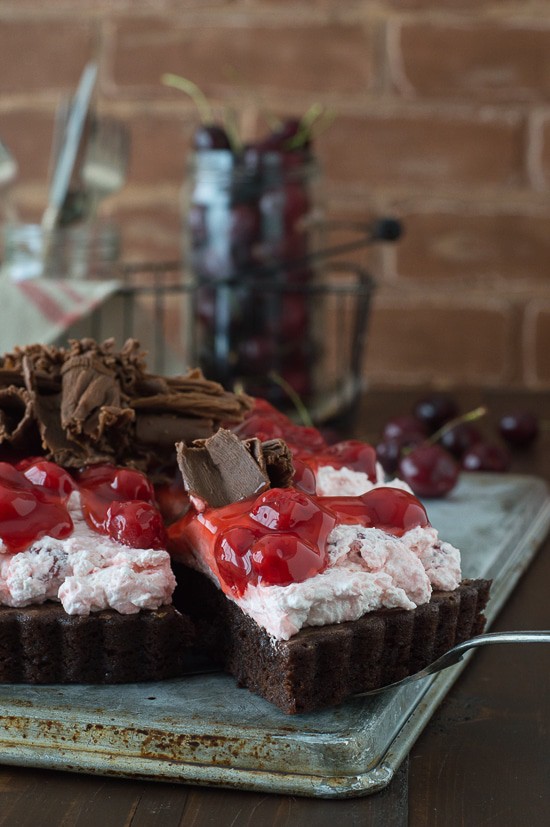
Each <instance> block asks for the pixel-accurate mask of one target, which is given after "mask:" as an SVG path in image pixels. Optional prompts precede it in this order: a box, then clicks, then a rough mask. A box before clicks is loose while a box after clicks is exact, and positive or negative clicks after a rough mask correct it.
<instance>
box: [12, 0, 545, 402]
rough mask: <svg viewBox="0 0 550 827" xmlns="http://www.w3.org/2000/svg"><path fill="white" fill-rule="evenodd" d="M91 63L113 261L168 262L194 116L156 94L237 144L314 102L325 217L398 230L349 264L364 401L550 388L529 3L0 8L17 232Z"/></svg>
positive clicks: (537, 48)
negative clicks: (232, 129)
mask: <svg viewBox="0 0 550 827" xmlns="http://www.w3.org/2000/svg"><path fill="white" fill-rule="evenodd" d="M92 56H97V57H99V59H100V84H99V98H98V101H99V108H100V110H101V111H102V112H104V113H109V114H113V115H117V116H119V117H121V118H123V119H124V120H125V121H126V122H127V123H128V124H129V126H130V128H131V132H132V139H133V156H132V163H131V169H130V176H129V181H128V184H127V186H126V187H125V189H124V190H123V191H122V192H121V193H120V195H118V196H117V197H116V198H115V199H114V200H113V202H112V204H111V211H112V212H113V213H114V215H115V216H116V218H117V220H119V221H120V223H121V226H122V228H123V234H124V249H125V257H126V258H127V259H128V260H140V259H144V258H146V259H151V258H152V259H172V258H174V257H176V256H178V254H179V190H180V185H181V182H182V180H183V175H184V168H185V159H186V153H187V148H188V145H189V141H190V136H191V134H192V132H193V129H194V127H195V125H196V112H195V108H194V106H193V104H192V103H191V102H190V101H189V100H188V99H186V98H185V97H184V96H182V95H181V94H179V93H177V92H175V91H173V90H170V89H167V88H165V87H163V86H162V85H161V83H160V76H161V74H162V73H163V72H165V71H170V72H175V73H178V74H181V75H184V76H186V77H188V78H191V79H193V80H195V81H196V82H198V83H199V84H200V85H201V87H202V89H203V90H204V92H205V93H206V94H207V95H208V96H209V97H210V98H211V100H212V101H213V102H214V103H215V104H216V105H219V106H220V107H222V106H224V105H227V104H228V103H230V104H232V105H233V106H235V107H236V109H237V110H238V112H239V115H240V117H241V120H242V123H243V125H244V128H245V130H246V131H248V133H250V134H251V133H253V132H254V131H255V130H256V128H257V127H258V124H259V123H260V110H261V109H262V108H265V109H267V110H271V111H273V112H275V113H279V114H301V113H302V112H304V111H305V110H306V109H307V108H308V107H309V106H310V105H311V103H313V102H319V103H321V104H325V105H326V106H327V107H328V108H330V109H331V110H332V111H333V112H334V113H335V116H336V117H335V120H334V123H333V125H332V126H331V128H330V129H329V130H327V131H326V132H324V133H323V134H322V135H321V136H320V137H319V138H318V141H317V148H318V154H319V156H320V159H321V161H322V163H323V167H324V171H325V178H326V186H325V195H326V202H327V207H328V210H329V213H330V215H332V216H334V217H338V218H346V219H354V220H355V219H359V220H363V219H364V218H366V217H368V216H370V215H374V214H381V213H393V214H396V215H399V216H400V217H401V218H402V219H403V221H404V225H405V228H406V234H405V237H404V238H403V240H402V241H401V242H400V243H399V244H398V245H397V246H396V247H392V248H390V247H388V248H385V249H380V248H377V249H373V250H372V251H370V252H369V253H368V256H367V255H366V254H365V253H362V254H361V255H360V258H361V260H364V261H366V263H367V264H368V265H369V266H370V268H371V269H372V271H373V272H374V273H375V275H376V277H377V280H378V283H379V289H378V292H377V297H376V303H375V308H374V312H373V316H372V324H371V335H370V339H369V347H368V353H367V361H366V368H365V369H366V372H367V373H368V376H369V377H370V379H371V381H372V382H373V383H375V384H390V385H391V384H399V383H407V384H411V383H414V382H418V381H431V382H433V383H435V384H438V385H451V384H454V383H463V382H470V383H474V384H488V385H506V384H513V385H518V386H527V387H534V388H550V272H549V270H550V4H549V3H548V2H547V0H515V2H514V0H378V1H377V2H376V1H375V0H363V1H361V0H279V1H278V2H276V1H275V0H233V2H232V1H231V0H225V1H224V0H210V1H208V0H133V2H132V0H48V3H47V4H44V3H42V2H40V0H34V1H33V2H31V1H30V0H2V3H1V4H0V65H1V71H0V135H1V137H2V138H3V139H4V140H5V141H6V142H7V143H8V145H10V146H11V147H12V148H13V149H14V151H15V153H16V154H17V157H18V161H19V163H20V167H21V173H20V177H19V181H18V184H17V191H16V194H17V206H18V208H19V210H20V212H21V214H22V215H24V216H25V217H26V218H32V217H36V216H37V215H39V214H40V210H41V208H42V205H43V203H44V198H45V182H46V178H47V170H48V154H49V145H50V140H51V131H52V122H53V113H54V110H55V106H56V103H57V101H58V98H59V95H60V93H61V92H67V91H70V90H71V89H73V88H74V85H75V84H76V81H77V79H78V77H79V75H80V72H81V69H82V66H83V64H84V62H85V61H86V60H87V59H88V58H90V57H92ZM235 76H237V77H238V80H237V81H235V79H234V78H235Z"/></svg>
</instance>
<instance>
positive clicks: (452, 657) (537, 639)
mask: <svg viewBox="0 0 550 827" xmlns="http://www.w3.org/2000/svg"><path fill="white" fill-rule="evenodd" d="M494 643H550V631H540V632H491V633H488V634H485V635H478V636H477V637H473V638H470V640H465V641H464V642H463V643H458V644H457V645H456V646H453V648H452V649H449V651H448V652H445V654H443V655H441V657H439V658H438V659H437V660H434V661H433V663H430V664H428V666H425V667H424V669H421V670H420V671H419V672H415V673H414V675H407V677H406V678H402V679H401V680H400V681H395V683H390V684H387V685H386V686H381V687H380V688H379V689H371V690H370V691H369V692H360V693H359V694H360V695H377V694H378V693H379V692H385V691H386V690H387V689H393V688H394V687H396V686H405V684H407V683H411V682H412V681H418V680H420V679H421V678H426V677H428V675H435V674H436V672H441V671H442V670H443V669H447V668H448V667H449V666H454V664H455V663H458V662H459V661H461V660H462V658H463V657H464V655H465V654H466V652H468V651H469V650H470V649H476V648H477V647H480V646H490V645H492V644H494Z"/></svg>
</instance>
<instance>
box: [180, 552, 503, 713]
mask: <svg viewBox="0 0 550 827" xmlns="http://www.w3.org/2000/svg"><path fill="white" fill-rule="evenodd" d="M174 568H175V573H176V577H177V579H178V588H177V589H176V594H175V596H174V600H175V604H176V605H178V602H179V601H185V602H184V603H183V604H182V605H185V607H186V611H187V612H188V613H189V614H190V615H191V617H192V619H193V621H194V622H195V624H196V627H197V639H198V640H200V643H201V647H203V648H206V650H207V651H208V652H209V654H210V656H211V657H213V658H214V659H215V660H216V661H217V662H219V663H221V664H222V666H223V668H224V669H225V670H226V671H227V672H230V673H231V674H232V675H234V676H235V678H236V679H237V682H238V684H239V685H240V686H244V687H247V688H248V689H250V690H251V691H252V692H255V693H257V694H258V695H261V696H262V697H264V698H265V699H266V700H268V701H270V702H271V703H273V704H275V705H276V706H278V707H279V708H280V709H282V710H283V712H286V713H289V714H291V713H296V712H312V711H315V710H318V709H322V708H325V707H329V706H334V705H337V704H339V703H341V702H342V701H344V700H345V699H346V698H347V697H349V696H350V695H353V694H356V693H358V692H366V691H368V690H371V689H377V688H378V687H382V686H385V685H386V684H389V683H393V682H394V681H398V680H400V679H401V678H404V677H406V676H407V675H409V674H413V673H414V672H417V671H418V670H419V669H422V668H423V667H424V666H427V665H428V664H429V663H431V662H432V661H434V660H435V659H436V658H438V657H439V656H440V655H441V654H443V652H445V651H447V650H448V649H450V648H451V647H452V646H454V644H455V643H459V642H460V641H463V640H467V639H468V638H470V637H473V636H474V635H477V634H479V633H481V632H482V630H483V628H484V626H485V618H484V616H483V610H484V608H485V605H486V603H487V599H488V596H489V587H490V582H489V581H487V580H465V581H463V582H462V583H461V585H460V586H459V587H458V588H457V589H455V590H454V591H452V592H434V593H433V594H432V598H431V600H430V602H429V603H427V604H425V605H424V606H419V607H418V608H417V609H414V610H412V611H406V610H401V609H383V610H380V611H376V612H371V613H369V614H367V615H364V616H363V617H362V618H360V619H359V620H356V621H352V622H348V623H339V624H334V625H331V626H322V627H311V628H306V629H302V630H301V631H300V632H299V633H298V634H297V635H295V636H294V637H292V638H291V639H290V640H288V641H276V640H274V638H272V637H271V636H270V635H269V634H268V633H267V632H266V631H265V630H264V629H262V628H261V627H260V626H258V624H257V623H256V622H255V621H254V620H252V618H250V617H248V615H245V614H244V613H243V612H242V611H241V610H240V609H239V607H238V606H236V604H235V603H233V602H232V601H230V600H228V599H227V598H226V597H225V596H224V594H223V593H222V592H221V591H220V590H219V589H217V588H216V587H215V586H214V585H213V584H212V583H211V582H210V581H209V580H208V579H207V578H206V577H204V576H203V575H200V574H198V573H197V572H194V571H191V570H190V569H187V568H185V567H184V566H175V567H174Z"/></svg>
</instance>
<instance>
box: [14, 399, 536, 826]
mask: <svg viewBox="0 0 550 827" xmlns="http://www.w3.org/2000/svg"><path fill="white" fill-rule="evenodd" d="M417 396H418V392H417V391H416V392H415V391H403V392H399V391H394V392H372V393H371V394H369V395H368V396H366V397H365V400H364V402H363V405H362V408H361V413H360V416H359V419H358V424H357V428H356V430H357V433H358V434H361V435H362V436H364V437H365V438H369V439H374V438H375V437H376V436H377V434H378V433H379V432H380V428H381V425H382V423H383V422H384V421H385V419H386V418H388V417H389V416H390V415H394V414H398V413H403V412H407V411H408V410H409V409H410V407H411V404H412V402H413V401H414V399H415V398H417ZM457 396H458V398H459V400H460V402H461V407H462V409H463V410H467V409H470V408H473V407H475V406H476V405H477V404H478V403H480V402H484V403H486V404H487V405H488V406H489V410H490V414H489V417H488V419H487V423H486V426H487V427H489V426H490V423H491V422H492V421H493V420H495V419H496V418H497V417H498V415H499V413H501V412H503V411H505V410H509V409H511V408H515V407H522V408H531V409H532V410H534V411H535V412H537V413H538V414H539V415H540V416H541V418H542V419H543V420H546V422H547V427H550V394H525V393H513V392H510V391H493V392H490V391H486V392H483V393H482V392H479V391H463V392H461V393H457ZM513 470H514V471H517V472H519V473H529V474H534V475H537V476H541V477H544V478H546V479H547V480H549V481H550V431H549V430H545V431H543V432H542V434H541V436H540V438H539V440H538V442H537V444H536V445H535V446H534V447H533V448H531V449H529V450H527V451H525V452H519V451H516V452H515V453H514V457H513ZM428 511H429V508H428ZM549 628H550V540H549V539H547V540H546V541H545V543H543V545H542V546H541V547H540V550H539V552H538V554H537V556H536V557H535V559H534V561H533V562H532V563H531V565H530V566H529V568H528V570H527V572H526V573H525V574H524V575H523V577H522V579H521V581H520V582H519V584H518V586H517V587H516V589H515V590H514V592H513V594H512V596H511V597H510V598H509V600H508V602H507V603H506V605H505V606H504V608H503V609H502V611H501V613H500V615H499V616H498V618H497V620H496V622H494V624H493V626H492V630H493V631H504V630H514V629H549ZM549 675H550V646H547V645H544V644H541V645H533V646H523V647H522V646H509V647H489V648H486V649H482V650H479V651H478V652H477V653H476V655H475V657H474V658H472V660H471V662H470V663H469V665H468V667H467V668H466V669H465V670H464V672H463V673H462V675H461V677H460V678H459V679H458V680H457V682H456V683H455V684H454V686H453V688H452V689H451V691H450V692H449V694H448V695H447V697H446V698H445V700H444V701H443V702H442V703H441V705H440V707H439V708H438V710H437V711H436V713H435V714H434V716H433V718H432V719H431V721H430V722H429V724H428V725H427V727H426V729H425V730H424V732H423V733H422V735H421V736H420V738H419V739H418V740H417V742H416V743H415V745H414V746H413V747H412V750H411V752H410V756H409V758H408V759H407V761H405V762H404V764H403V765H402V766H401V769H400V770H399V772H398V774H397V775H396V777H395V778H394V779H393V781H392V782H391V784H390V785H389V786H388V787H387V788H386V789H385V790H384V791H382V792H380V793H376V794H374V795H371V796H367V797H365V798H354V799H347V800H336V801H333V800H321V799H307V798H298V797H295V796H283V795H268V794H263V793H261V794H260V793H249V792H243V791H238V790H222V789H208V788H202V787H196V786H185V785H177V784H165V783H155V782H142V781H136V780H131V779H120V778H103V777H98V776H87V775H76V774H70V773H63V772H56V771H50V770H38V769H32V768H25V767H13V766H2V767H0V826H1V827H27V825H28V827H50V825H52V827H54V825H55V826H57V825H59V826H60V827H88V825H90V827H92V826H93V827H97V825H100V827H122V825H124V826H125V827H130V825H131V827H149V825H152V827H156V825H158V826H159V827H176V826H177V825H192V826H193V827H207V825H212V827H214V825H216V826H217V825H238V827H245V826H247V825H261V826H262V827H268V826H269V825H278V827H285V825H286V826H289V825H303V824H309V825H312V827H316V826H317V825H331V826H332V825H333V824H334V823H335V821H338V822H339V823H341V824H342V825H346V827H348V825H349V827H353V825H362V826H363V827H369V825H377V826H378V825H380V827H382V825H383V826H384V827H400V826H401V825H406V824H409V825H411V827H420V825H430V827H452V825H465V826H466V827H472V825H473V827H481V825H491V827H493V825H498V827H503V825H513V826H514V827H519V825H522V826H523V825H529V826H530V827H536V826H537V825H539V824H541V825H542V824H547V819H548V812H549V810H550V691H549V690H550V682H549Z"/></svg>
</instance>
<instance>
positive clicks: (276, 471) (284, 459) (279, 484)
mask: <svg viewBox="0 0 550 827" xmlns="http://www.w3.org/2000/svg"><path fill="white" fill-rule="evenodd" d="M261 449H262V456H263V462H264V463H265V470H266V473H267V475H268V477H269V482H270V483H271V487H272V488H288V486H289V485H292V478H293V477H294V463H293V462H292V452H291V450H290V448H289V447H288V445H287V444H286V442H285V441H284V440H282V439H268V440H266V441H265V442H262V443H261Z"/></svg>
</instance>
